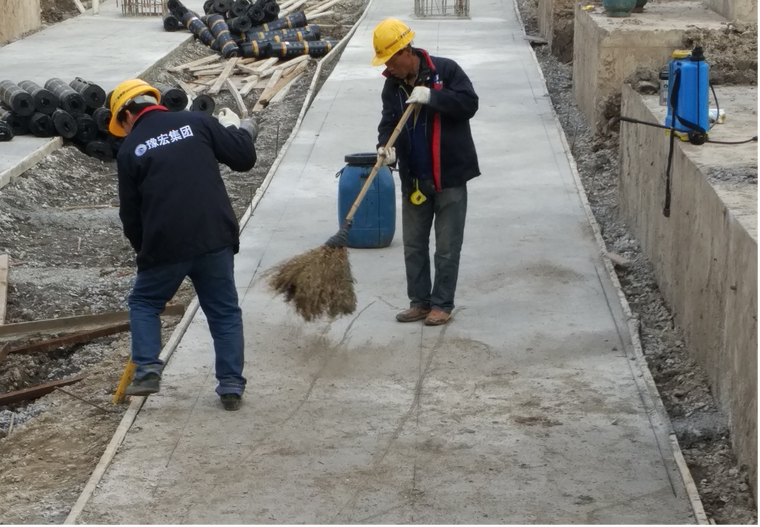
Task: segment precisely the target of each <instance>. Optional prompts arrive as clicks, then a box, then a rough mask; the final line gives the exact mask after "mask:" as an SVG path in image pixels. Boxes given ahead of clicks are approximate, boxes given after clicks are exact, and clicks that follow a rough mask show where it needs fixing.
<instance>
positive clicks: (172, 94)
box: [153, 84, 187, 112]
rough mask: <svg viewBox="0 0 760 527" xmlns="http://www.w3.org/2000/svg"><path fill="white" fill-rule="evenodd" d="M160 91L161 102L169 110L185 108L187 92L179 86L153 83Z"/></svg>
mask: <svg viewBox="0 0 760 527" xmlns="http://www.w3.org/2000/svg"><path fill="white" fill-rule="evenodd" d="M153 87H154V88H156V89H157V90H158V91H159V92H161V104H162V105H163V106H165V107H166V109H167V110H169V111H170V112H179V111H182V110H184V109H185V108H187V94H186V93H185V91H184V90H182V89H181V88H172V87H171V86H166V85H164V84H154V85H153Z"/></svg>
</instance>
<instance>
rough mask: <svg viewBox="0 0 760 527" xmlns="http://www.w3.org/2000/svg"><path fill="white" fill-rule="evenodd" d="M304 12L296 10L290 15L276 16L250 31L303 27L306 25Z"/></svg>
mask: <svg viewBox="0 0 760 527" xmlns="http://www.w3.org/2000/svg"><path fill="white" fill-rule="evenodd" d="M307 23H308V22H307V20H306V13H304V12H303V11H298V12H297V13H293V14H292V15H288V16H286V17H284V18H278V19H277V20H272V21H271V22H267V23H266V24H262V25H260V26H257V27H254V28H252V29H251V31H274V30H275V29H293V28H296V27H304V26H306V25H307Z"/></svg>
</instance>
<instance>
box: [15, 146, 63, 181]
mask: <svg viewBox="0 0 760 527" xmlns="http://www.w3.org/2000/svg"><path fill="white" fill-rule="evenodd" d="M62 146H63V139H61V138H60V137H53V138H51V139H50V141H48V142H47V143H45V144H43V145H42V146H41V147H39V148H38V149H37V150H35V151H34V152H32V153H31V154H29V155H28V156H26V157H25V158H24V159H22V160H21V161H20V162H19V163H18V164H16V165H14V166H12V167H11V168H9V169H8V170H5V171H4V172H2V173H0V189H1V188H3V187H5V186H6V185H8V184H10V183H11V182H13V181H14V180H15V179H16V178H18V177H19V176H20V175H22V174H23V173H24V172H26V171H27V170H29V169H30V168H32V167H33V166H34V165H36V164H37V163H39V162H40V161H42V160H43V159H45V158H46V157H47V156H48V155H49V154H50V153H51V152H54V151H55V150H58V149H59V148H61V147H62Z"/></svg>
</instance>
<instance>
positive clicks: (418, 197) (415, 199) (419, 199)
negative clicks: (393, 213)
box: [409, 179, 427, 205]
mask: <svg viewBox="0 0 760 527" xmlns="http://www.w3.org/2000/svg"><path fill="white" fill-rule="evenodd" d="M414 188H415V190H414V192H412V194H411V196H409V201H411V202H412V205H422V204H423V203H425V202H426V201H427V198H426V197H425V194H423V193H422V192H420V181H419V180H418V179H415V180H414Z"/></svg>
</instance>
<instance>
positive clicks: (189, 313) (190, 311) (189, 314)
mask: <svg viewBox="0 0 760 527" xmlns="http://www.w3.org/2000/svg"><path fill="white" fill-rule="evenodd" d="M197 311H198V298H197V297H195V298H193V300H192V301H191V302H190V305H189V306H188V307H187V309H186V310H185V314H184V315H183V317H182V320H180V321H179V324H177V327H176V328H174V331H173V332H172V336H171V337H170V338H169V342H167V343H166V346H164V348H163V350H161V354H160V355H159V358H160V359H161V360H162V361H164V363H167V362H168V361H169V358H170V357H171V356H172V354H173V353H174V350H176V349H177V346H178V345H179V343H180V342H181V340H182V337H183V336H184V335H185V332H186V331H187V328H189V327H190V323H191V322H192V321H193V318H195V314H196V313H197ZM145 399H146V398H145V397H133V398H132V400H131V402H130V403H129V408H127V411H126V413H125V414H124V417H122V419H121V423H119V426H118V428H117V429H116V432H114V435H113V437H112V438H111V441H110V442H109V443H108V446H107V447H106V450H105V452H103V455H102V456H101V458H100V461H99V462H98V464H97V466H96V467H95V470H94V471H93V472H92V475H91V476H90V479H89V480H88V481H87V484H86V485H85V487H84V489H83V490H82V493H81V494H80V495H79V498H78V499H77V501H76V503H75V504H74V506H73V507H72V508H71V511H69V515H68V516H67V517H66V520H65V521H64V522H63V524H64V525H73V524H75V523H76V520H77V518H78V517H79V515H80V514H81V513H82V511H83V510H84V507H85V506H86V505H87V502H88V501H89V500H90V498H91V497H92V494H93V492H95V489H96V488H97V486H98V484H99V483H100V480H101V479H102V478H103V476H104V475H105V473H106V470H108V467H109V465H110V464H111V461H113V458H114V457H115V456H116V452H117V451H118V449H119V447H120V446H121V444H122V442H123V441H124V438H125V437H126V436H127V433H128V432H129V429H130V428H131V427H132V423H134V421H135V419H136V418H137V414H138V413H139V412H140V409H141V408H142V406H143V404H145Z"/></svg>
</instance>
